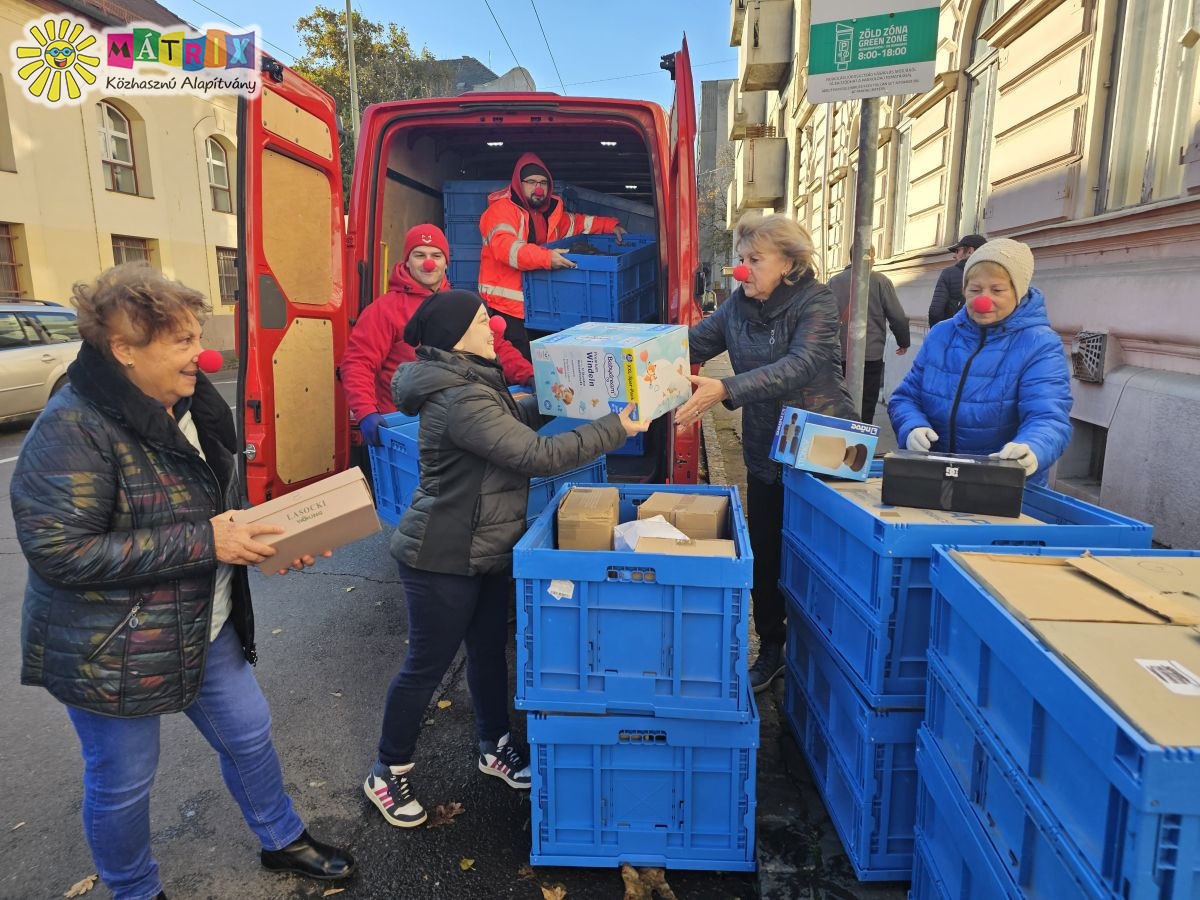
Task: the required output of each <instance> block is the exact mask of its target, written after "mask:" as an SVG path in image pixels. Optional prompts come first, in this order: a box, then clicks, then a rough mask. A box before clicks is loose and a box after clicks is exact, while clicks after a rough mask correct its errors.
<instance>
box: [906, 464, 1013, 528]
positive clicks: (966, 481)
mask: <svg viewBox="0 0 1200 900" xmlns="http://www.w3.org/2000/svg"><path fill="white" fill-rule="evenodd" d="M1024 491H1025V470H1024V469H1023V468H1022V467H1021V464H1020V463H1018V462H1017V461H1016V460H1013V459H993V458H992V457H990V456H968V455H965V454H956V453H918V452H916V451H913V450H895V451H893V452H891V453H889V454H887V455H886V456H885V457H884V458H883V502H884V503H889V504H891V505H893V506H917V507H922V508H924V509H942V510H948V511H951V512H965V513H983V514H985V515H991V516H1010V517H1013V518H1016V517H1017V516H1020V515H1021V498H1022V495H1023V494H1024Z"/></svg>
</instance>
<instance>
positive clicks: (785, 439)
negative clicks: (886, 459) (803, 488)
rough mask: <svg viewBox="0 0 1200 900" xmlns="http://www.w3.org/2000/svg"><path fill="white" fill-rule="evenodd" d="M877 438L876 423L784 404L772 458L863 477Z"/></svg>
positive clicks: (800, 466) (829, 472) (826, 472)
mask: <svg viewBox="0 0 1200 900" xmlns="http://www.w3.org/2000/svg"><path fill="white" fill-rule="evenodd" d="M878 440H879V426H878V425H867V424H866V423H864V422H852V421H850V420H849V419H837V418H834V417H833V416H819V415H817V414H816V413H811V412H805V411H804V410H802V409H796V408H794V407H791V406H785V407H784V408H783V412H781V413H780V414H779V425H778V426H776V428H775V440H774V441H773V442H772V444H771V459H773V460H775V461H776V462H779V463H783V464H784V465H785V466H794V467H795V468H797V469H806V470H808V471H809V472H819V473H821V474H823V475H836V476H838V477H839V478H854V479H856V480H858V481H865V480H866V478H867V475H868V473H869V471H870V468H871V459H872V458H873V457H874V456H875V444H876V443H877V442H878Z"/></svg>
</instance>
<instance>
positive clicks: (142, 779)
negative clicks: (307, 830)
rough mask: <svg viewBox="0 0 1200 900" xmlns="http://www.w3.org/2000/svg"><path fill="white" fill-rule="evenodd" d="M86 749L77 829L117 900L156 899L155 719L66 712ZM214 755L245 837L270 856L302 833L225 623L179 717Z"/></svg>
mask: <svg viewBox="0 0 1200 900" xmlns="http://www.w3.org/2000/svg"><path fill="white" fill-rule="evenodd" d="M67 713H68V715H70V717H71V724H72V725H74V726H75V731H76V733H78V735H79V743H80V745H81V746H82V748H83V763H84V770H83V831H84V835H85V836H86V837H87V842H88V846H89V847H91V848H92V859H93V860H95V862H96V870H97V872H98V873H99V875H100V878H101V879H102V880H103V881H104V883H105V884H106V885H108V888H109V890H111V891H112V892H113V898H114V900H147V898H153V897H154V896H155V895H156V894H158V893H159V891H161V890H162V889H163V888H162V882H161V881H160V880H159V878H158V864H157V863H156V862H155V861H154V859H153V857H151V855H150V786H151V785H152V784H153V783H154V773H155V770H156V769H157V768H158V723H159V717H158V716H143V717H140V718H133V719H117V718H112V717H110V716H101V715H97V714H96V713H92V712H88V711H87V710H82V709H77V708H75V707H72V706H68V707H67ZM184 715H186V716H187V717H188V718H189V719H191V720H192V724H194V725H195V726H196V728H198V729H199V731H200V733H201V734H202V735H204V738H205V740H207V741H208V742H209V744H211V745H212V748H213V749H214V750H216V751H217V755H218V756H219V757H220V760H221V774H222V775H223V776H224V778H225V785H226V786H227V787H228V788H229V793H231V794H232V795H233V798H234V799H235V800H237V802H238V806H240V807H241V809H242V815H243V816H245V818H246V822H247V823H248V824H249V825H250V829H251V830H252V831H253V832H254V833H255V834H256V835H257V836H258V839H259V840H260V841H261V842H262V845H263V847H264V848H265V849H267V850H278V849H280V848H281V847H286V846H287V845H288V844H290V843H291V842H292V841H294V840H295V839H296V838H298V837H299V836H300V834H301V832H303V831H304V823H303V822H302V821H300V817H299V816H297V815H296V813H295V811H294V810H293V809H292V801H291V799H290V798H289V797H288V795H287V794H286V793H284V790H283V773H282V772H281V771H280V768H279V757H278V756H277V755H276V753H275V745H274V744H273V743H272V742H271V714H270V711H269V710H268V709H267V698H266V697H264V696H263V693H262V690H261V689H260V688H259V686H258V682H257V681H256V680H255V678H254V673H253V671H252V670H251V668H250V664H249V663H247V662H246V659H245V657H244V656H243V655H242V647H241V642H240V641H239V639H238V636H237V632H236V631H234V628H233V626H232V625H230V624H228V623H226V625H225V627H224V628H222V629H221V633H220V634H219V635H218V636H217V639H216V640H215V641H213V643H212V646H210V647H209V648H208V663H207V668H206V669H205V672H204V681H203V682H202V684H201V685H200V693H199V695H198V696H197V698H196V702H195V703H193V704H192V705H191V706H189V707H188V708H187V709H186V710H185V711H184Z"/></svg>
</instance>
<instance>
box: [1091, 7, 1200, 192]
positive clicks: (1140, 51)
mask: <svg viewBox="0 0 1200 900" xmlns="http://www.w3.org/2000/svg"><path fill="white" fill-rule="evenodd" d="M1198 16H1200V9H1197V2H1196V0H1122V2H1121V4H1120V7H1119V9H1118V23H1117V39H1116V40H1115V41H1114V42H1113V59H1112V75H1111V76H1110V79H1109V80H1110V81H1111V82H1112V85H1113V89H1112V91H1111V93H1110V95H1109V109H1108V135H1107V141H1108V143H1107V147H1106V151H1105V163H1104V172H1105V174H1104V178H1103V181H1102V183H1101V190H1100V202H1099V209H1098V210H1097V212H1103V211H1105V210H1113V209H1121V208H1123V207H1127V206H1135V205H1137V204H1139V203H1149V202H1151V201H1154V200H1162V199H1166V198H1169V197H1176V196H1178V195H1179V194H1180V193H1181V191H1182V190H1183V174H1184V172H1183V168H1184V167H1183V148H1184V147H1186V146H1187V144H1188V141H1189V140H1190V139H1191V129H1192V127H1193V123H1192V121H1191V118H1192V109H1191V107H1192V105H1193V104H1194V103H1195V97H1196V91H1197V77H1198V76H1197V71H1196V70H1197V68H1198V67H1200V45H1198V44H1197V43H1196V41H1195V40H1194V38H1193V39H1189V36H1192V35H1194V33H1195V31H1194V30H1195V28H1196V27H1197V17H1198ZM1189 45H1190V46H1189Z"/></svg>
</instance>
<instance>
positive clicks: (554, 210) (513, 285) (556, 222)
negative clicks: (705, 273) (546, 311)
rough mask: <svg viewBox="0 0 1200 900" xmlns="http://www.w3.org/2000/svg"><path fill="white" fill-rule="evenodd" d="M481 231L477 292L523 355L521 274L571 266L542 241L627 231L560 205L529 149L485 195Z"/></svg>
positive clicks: (607, 220) (621, 235)
mask: <svg viewBox="0 0 1200 900" xmlns="http://www.w3.org/2000/svg"><path fill="white" fill-rule="evenodd" d="M479 230H480V232H481V233H482V234H483V251H482V253H481V254H480V259H479V293H480V295H481V296H482V297H483V299H484V301H485V302H486V303H487V305H488V307H490V308H491V310H492V311H493V312H495V313H498V314H499V315H501V316H503V317H504V320H505V322H506V323H507V324H508V328H507V330H506V331H505V334H507V335H508V339H509V340H510V341H512V343H513V345H514V346H516V348H517V349H518V350H519V351H520V352H521V353H522V354H523V355H524V356H525V358H526V359H528V358H529V352H530V351H529V335H528V333H527V332H526V331H525V294H524V292H523V289H522V279H521V273H522V272H527V271H530V270H532V269H573V268H575V263H573V262H571V261H570V260H569V259H567V257H566V251H564V250H561V249H557V250H548V249H547V248H545V247H543V246H540V245H541V244H546V243H548V242H550V241H558V240H562V239H563V238H569V237H573V236H575V235H577V234H615V235H616V236H617V242H618V243H620V242H621V240H622V239H623V238H624V236H625V229H624V228H622V227H621V224H620V223H619V222H618V221H617V220H616V219H614V218H610V217H608V216H586V215H583V214H582V213H568V212H567V211H566V210H565V209H563V202H562V197H559V196H557V195H555V193H554V179H553V178H551V177H550V170H549V169H547V168H546V164H545V163H543V162H542V161H541V159H539V158H538V157H537V156H536V155H535V154H533V153H526V154H525V155H524V156H522V157H521V158H520V159H518V160H517V164H516V165H515V166H514V167H513V176H512V184H510V185H509V186H508V187H507V188H504V189H503V190H500V191H496V192H495V193H494V194H492V195H491V196H490V197H488V208H487V210H486V211H485V212H484V214H483V218H482V219H480V220H479Z"/></svg>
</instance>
